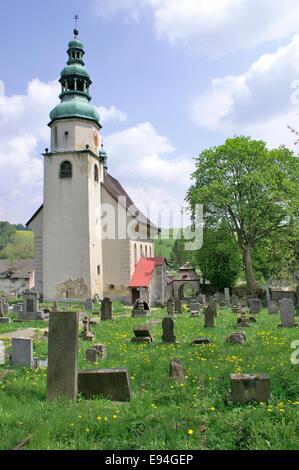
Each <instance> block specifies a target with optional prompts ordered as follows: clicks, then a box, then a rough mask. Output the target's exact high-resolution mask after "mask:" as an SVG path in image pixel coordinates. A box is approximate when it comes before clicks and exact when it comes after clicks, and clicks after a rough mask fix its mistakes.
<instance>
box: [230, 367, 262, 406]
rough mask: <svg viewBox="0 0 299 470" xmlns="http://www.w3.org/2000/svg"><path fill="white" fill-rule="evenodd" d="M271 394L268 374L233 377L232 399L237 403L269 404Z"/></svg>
mask: <svg viewBox="0 0 299 470" xmlns="http://www.w3.org/2000/svg"><path fill="white" fill-rule="evenodd" d="M270 393H271V390H270V377H269V375H268V374H232V375H231V398H232V401H233V402H235V403H249V402H267V401H268V400H269V399H270Z"/></svg>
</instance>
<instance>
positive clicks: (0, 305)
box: [0, 302, 5, 318]
mask: <svg viewBox="0 0 299 470" xmlns="http://www.w3.org/2000/svg"><path fill="white" fill-rule="evenodd" d="M4 315H5V313H4V304H3V303H2V302H0V318H2V317H4Z"/></svg>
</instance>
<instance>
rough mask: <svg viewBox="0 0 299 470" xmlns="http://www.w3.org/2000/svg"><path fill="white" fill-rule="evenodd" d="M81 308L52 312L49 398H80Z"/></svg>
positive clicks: (49, 344) (50, 323) (49, 353)
mask: <svg viewBox="0 0 299 470" xmlns="http://www.w3.org/2000/svg"><path fill="white" fill-rule="evenodd" d="M78 329H79V313H78V312H51V313H50V321H49V340H48V341H49V343H48V399H49V400H55V399H57V398H60V397H63V398H67V399H69V400H76V399H77V393H78Z"/></svg>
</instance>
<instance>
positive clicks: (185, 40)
mask: <svg viewBox="0 0 299 470" xmlns="http://www.w3.org/2000/svg"><path fill="white" fill-rule="evenodd" d="M94 6H95V10H96V13H97V14H98V15H99V16H101V17H104V18H109V17H111V16H114V15H122V16H123V17H125V18H130V19H134V20H136V21H138V19H139V17H140V15H142V14H144V13H145V12H147V11H149V12H151V14H152V16H153V22H154V28H155V31H156V34H157V36H158V37H159V38H165V39H166V40H167V41H168V42H170V43H171V44H173V45H182V46H184V47H187V48H191V49H192V50H195V51H198V52H200V53H201V54H205V55H211V56H220V55H224V54H227V53H231V52H235V51H237V50H242V49H249V48H252V47H255V46H256V45H258V44H262V43H265V42H268V41H273V40H281V39H284V38H288V37H289V36H290V35H291V34H293V33H295V32H296V31H297V30H298V17H299V2H298V0H283V1H282V0H209V1H207V0H94Z"/></svg>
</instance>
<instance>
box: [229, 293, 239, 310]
mask: <svg viewBox="0 0 299 470" xmlns="http://www.w3.org/2000/svg"><path fill="white" fill-rule="evenodd" d="M239 305H240V301H239V297H238V296H237V295H232V296H231V306H232V307H239Z"/></svg>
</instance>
